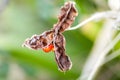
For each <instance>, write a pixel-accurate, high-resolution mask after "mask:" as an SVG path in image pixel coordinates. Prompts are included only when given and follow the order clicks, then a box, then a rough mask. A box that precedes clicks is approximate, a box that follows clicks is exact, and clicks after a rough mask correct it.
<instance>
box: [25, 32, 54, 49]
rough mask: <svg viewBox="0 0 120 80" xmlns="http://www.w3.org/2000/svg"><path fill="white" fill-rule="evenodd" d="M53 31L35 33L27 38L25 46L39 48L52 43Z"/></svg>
mask: <svg viewBox="0 0 120 80" xmlns="http://www.w3.org/2000/svg"><path fill="white" fill-rule="evenodd" d="M53 33H54V32H53V31H52V30H50V31H45V32H44V33H43V34H41V35H33V36H32V37H31V38H28V39H26V40H25V42H24V44H23V46H25V47H28V48H31V49H34V50H38V49H42V48H44V47H47V46H48V45H50V44H51V43H52V41H53Z"/></svg>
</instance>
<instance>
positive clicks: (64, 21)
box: [23, 2, 77, 71]
mask: <svg viewBox="0 0 120 80" xmlns="http://www.w3.org/2000/svg"><path fill="white" fill-rule="evenodd" d="M76 16H77V10H76V8H75V6H74V2H66V3H65V5H64V6H63V7H62V8H61V12H60V14H59V16H58V22H57V23H56V24H54V27H53V29H51V30H49V31H45V32H44V33H43V34H40V35H33V36H32V37H31V38H30V39H27V40H26V41H25V42H24V44H23V45H24V46H26V47H28V48H31V49H34V50H38V49H43V48H44V49H45V48H49V45H50V44H52V45H53V46H54V53H55V59H56V62H57V64H58V67H59V69H60V70H61V71H67V70H69V69H70V68H71V66H72V63H71V61H70V59H69V57H68V56H67V55H66V53H65V38H64V36H63V35H62V32H64V31H65V30H66V29H68V28H69V27H70V26H71V24H72V23H73V21H74V20H75V17H76Z"/></svg>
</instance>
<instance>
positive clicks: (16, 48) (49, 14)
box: [0, 0, 120, 80]
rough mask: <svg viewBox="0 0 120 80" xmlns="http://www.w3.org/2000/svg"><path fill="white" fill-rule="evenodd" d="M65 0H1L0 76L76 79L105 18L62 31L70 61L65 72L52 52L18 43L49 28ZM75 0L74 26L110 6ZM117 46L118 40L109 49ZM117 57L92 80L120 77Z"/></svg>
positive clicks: (99, 0) (3, 79)
mask: <svg viewBox="0 0 120 80" xmlns="http://www.w3.org/2000/svg"><path fill="white" fill-rule="evenodd" d="M4 1H5V2H4ZM66 1H69V0H0V80H76V79H77V78H78V77H79V76H80V75H81V70H82V69H83V66H84V64H85V61H86V60H87V58H88V56H89V55H90V51H91V49H92V47H93V44H94V42H95V40H96V37H97V36H98V34H100V31H101V29H102V27H103V24H104V20H102V21H98V22H90V23H87V24H86V25H84V26H83V27H81V28H79V29H77V30H72V31H66V32H64V36H65V38H66V52H67V54H68V55H69V56H70V58H71V61H72V63H73V67H72V69H71V70H70V71H68V72H65V73H63V72H60V71H59V70H58V67H57V64H56V62H55V57H54V53H53V52H50V53H45V52H43V51H42V50H38V51H34V50H30V49H28V48H23V47H22V46H21V45H22V43H23V42H24V40H25V39H26V38H28V37H31V36H32V35H34V34H41V33H42V32H43V31H46V30H49V29H51V28H52V27H53V24H55V23H56V22H57V15H58V14H59V11H60V7H61V6H63V4H64V3H65V2H66ZM74 1H75V2H76V7H77V9H78V13H79V16H78V17H77V18H76V20H75V22H74V24H73V26H74V25H77V24H78V23H79V22H81V21H83V20H85V19H87V18H88V17H89V16H90V15H92V14H93V13H95V12H100V11H105V10H109V7H108V5H107V0H74ZM119 47H120V45H119V43H118V44H117V45H116V47H114V49H113V50H111V52H112V51H114V50H115V49H118V48H119ZM119 58H120V57H117V58H115V59H114V60H112V61H110V62H108V63H107V64H105V65H103V66H102V68H101V69H100V71H99V72H98V73H97V74H96V78H95V80H120V63H119Z"/></svg>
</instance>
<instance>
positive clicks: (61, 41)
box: [53, 33, 72, 71]
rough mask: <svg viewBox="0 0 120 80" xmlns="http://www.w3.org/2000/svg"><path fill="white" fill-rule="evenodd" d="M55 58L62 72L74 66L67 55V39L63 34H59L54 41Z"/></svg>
mask: <svg viewBox="0 0 120 80" xmlns="http://www.w3.org/2000/svg"><path fill="white" fill-rule="evenodd" d="M53 43H54V52H55V58H56V61H57V63H58V67H59V68H60V70H62V71H67V70H69V69H70V68H71V66H72V64H71V61H70V59H69V57H68V56H67V55H66V54H65V38H64V37H63V35H62V34H60V33H58V35H57V36H56V37H55V39H54V41H53Z"/></svg>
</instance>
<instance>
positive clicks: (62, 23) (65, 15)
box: [54, 2, 78, 32]
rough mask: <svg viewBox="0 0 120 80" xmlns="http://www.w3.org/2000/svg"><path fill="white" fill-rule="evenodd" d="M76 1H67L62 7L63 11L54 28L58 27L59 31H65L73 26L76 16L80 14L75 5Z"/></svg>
mask: <svg viewBox="0 0 120 80" xmlns="http://www.w3.org/2000/svg"><path fill="white" fill-rule="evenodd" d="M74 4H75V3H74V2H66V3H65V5H64V6H63V7H62V8H61V12H60V14H59V16H58V22H57V24H55V25H54V29H56V28H58V30H59V32H64V31H65V30H66V29H67V28H69V27H70V26H71V24H72V23H73V21H74V20H75V17H76V16H77V15H78V13H77V10H76V8H75V6H74Z"/></svg>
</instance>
